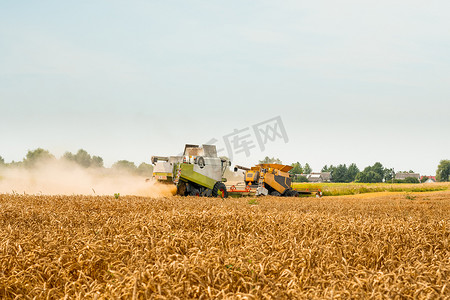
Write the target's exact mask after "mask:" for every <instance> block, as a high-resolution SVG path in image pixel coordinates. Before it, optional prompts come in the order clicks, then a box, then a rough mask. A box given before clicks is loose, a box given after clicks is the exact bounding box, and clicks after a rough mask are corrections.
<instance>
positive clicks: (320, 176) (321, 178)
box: [299, 172, 331, 182]
mask: <svg viewBox="0 0 450 300" xmlns="http://www.w3.org/2000/svg"><path fill="white" fill-rule="evenodd" d="M299 176H305V177H306V179H308V182H330V181H331V172H321V173H311V174H300V175H299Z"/></svg>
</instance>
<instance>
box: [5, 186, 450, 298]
mask: <svg viewBox="0 0 450 300" xmlns="http://www.w3.org/2000/svg"><path fill="white" fill-rule="evenodd" d="M449 221H450V191H442V192H433V193H415V194H398V193H397V194H394V195H389V194H387V195H385V194H384V195H376V194H374V195H373V196H368V195H365V196H364V197H361V198H358V197H345V196H341V197H324V198H321V199H316V198H298V199H295V198H276V197H266V198H239V199H230V198H228V199H214V198H193V197H186V198H182V197H167V198H144V197H132V196H127V197H120V198H119V199H115V198H114V197H113V196H111V197H108V196H33V195H18V194H14V195H12V194H2V195H0V297H1V298H6V299H14V298H18V299H32V298H38V299H45V298H48V299H55V298H66V299H120V298H122V299H148V298H153V299H164V298H170V299H177V298H180V299H186V298H201V299H208V298H234V299H273V298H276V299H284V298H308V299H323V298H338V299H339V298H345V299H362V298H371V299H381V298H392V299H409V298H411V299H439V298H441V299H444V298H450V284H449V278H450V245H449V237H450V224H449Z"/></svg>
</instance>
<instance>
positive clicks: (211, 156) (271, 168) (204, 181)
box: [152, 144, 315, 198]
mask: <svg viewBox="0 0 450 300" xmlns="http://www.w3.org/2000/svg"><path fill="white" fill-rule="evenodd" d="M152 164H153V165H154V169H153V179H154V180H157V181H159V182H162V183H167V184H175V185H176V187H177V195H181V196H203V197H211V196H212V197H218V196H219V197H222V198H227V197H228V195H230V196H233V197H242V196H266V195H272V196H283V197H298V196H299V195H300V194H312V193H313V192H315V191H310V190H296V189H294V188H292V181H291V178H290V174H289V173H288V172H289V171H290V170H291V169H292V167H291V166H287V165H281V164H259V165H256V166H254V167H252V168H246V167H242V166H236V167H235V168H234V171H235V172H237V171H238V170H239V169H240V170H244V171H245V172H244V174H243V175H244V178H243V179H244V180H243V181H242V182H238V183H236V184H228V185H225V182H226V181H227V179H226V178H224V173H225V171H226V170H227V169H228V167H230V166H231V162H230V161H229V160H228V159H225V158H219V157H217V150H216V146H215V145H202V147H200V146H198V145H190V144H187V145H186V146H185V147H184V152H183V155H182V156H170V157H165V156H153V157H152Z"/></svg>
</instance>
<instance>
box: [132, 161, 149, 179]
mask: <svg viewBox="0 0 450 300" xmlns="http://www.w3.org/2000/svg"><path fill="white" fill-rule="evenodd" d="M136 173H137V174H139V175H142V176H146V177H152V175H153V166H152V165H150V164H147V163H144V162H143V163H141V164H140V165H139V167H137V169H136Z"/></svg>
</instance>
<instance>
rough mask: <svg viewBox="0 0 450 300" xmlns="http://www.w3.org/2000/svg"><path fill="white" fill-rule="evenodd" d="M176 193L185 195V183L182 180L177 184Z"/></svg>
mask: <svg viewBox="0 0 450 300" xmlns="http://www.w3.org/2000/svg"><path fill="white" fill-rule="evenodd" d="M177 195H180V196H186V183H184V182H183V181H181V182H179V183H178V185H177Z"/></svg>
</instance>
